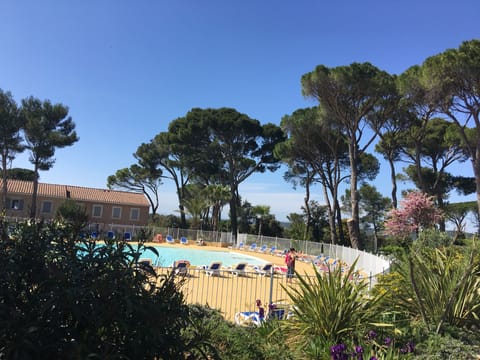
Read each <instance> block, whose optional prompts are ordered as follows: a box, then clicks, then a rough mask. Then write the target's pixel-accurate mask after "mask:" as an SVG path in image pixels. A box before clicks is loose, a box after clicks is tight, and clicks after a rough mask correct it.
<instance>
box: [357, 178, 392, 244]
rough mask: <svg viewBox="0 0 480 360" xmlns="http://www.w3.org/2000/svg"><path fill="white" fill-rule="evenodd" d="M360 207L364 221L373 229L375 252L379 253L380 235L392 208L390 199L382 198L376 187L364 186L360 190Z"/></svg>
mask: <svg viewBox="0 0 480 360" xmlns="http://www.w3.org/2000/svg"><path fill="white" fill-rule="evenodd" d="M360 207H361V209H362V212H363V216H362V221H364V222H365V223H367V224H370V225H371V226H372V229H373V252H374V253H376V252H377V245H378V234H379V232H380V231H381V230H382V226H383V221H384V219H385V216H386V214H387V210H389V209H390V207H391V201H390V199H389V198H388V197H384V196H382V194H381V193H380V192H378V191H377V189H376V188H375V186H371V185H368V184H363V185H362V186H361V188H360Z"/></svg>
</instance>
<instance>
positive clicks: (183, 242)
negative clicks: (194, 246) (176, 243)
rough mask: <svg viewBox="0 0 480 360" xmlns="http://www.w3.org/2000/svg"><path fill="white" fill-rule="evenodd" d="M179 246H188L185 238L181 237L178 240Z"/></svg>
mask: <svg viewBox="0 0 480 360" xmlns="http://www.w3.org/2000/svg"><path fill="white" fill-rule="evenodd" d="M180 244H182V245H187V244H188V240H187V238H186V237H185V236H182V237H181V238H180Z"/></svg>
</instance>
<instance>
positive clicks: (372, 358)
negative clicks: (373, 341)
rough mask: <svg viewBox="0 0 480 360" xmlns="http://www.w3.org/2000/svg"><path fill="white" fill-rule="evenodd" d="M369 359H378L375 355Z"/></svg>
mask: <svg viewBox="0 0 480 360" xmlns="http://www.w3.org/2000/svg"><path fill="white" fill-rule="evenodd" d="M370 360H378V359H377V358H376V357H375V356H372V357H371V358H370Z"/></svg>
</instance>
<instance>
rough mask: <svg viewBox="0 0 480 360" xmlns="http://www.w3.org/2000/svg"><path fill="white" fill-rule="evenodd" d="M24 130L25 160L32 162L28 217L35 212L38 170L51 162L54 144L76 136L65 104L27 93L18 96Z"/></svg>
mask: <svg viewBox="0 0 480 360" xmlns="http://www.w3.org/2000/svg"><path fill="white" fill-rule="evenodd" d="M22 116H23V118H24V122H25V123H24V128H23V130H24V134H25V142H26V148H27V149H28V151H29V152H30V157H29V160H30V162H31V163H32V164H33V171H34V173H35V179H34V182H33V194H32V207H31V209H30V217H31V218H32V219H33V218H35V216H36V211H37V209H36V205H37V190H38V181H39V177H40V175H39V171H41V170H44V171H45V170H49V169H50V168H51V167H52V166H53V164H54V163H55V159H54V155H55V150H56V149H57V148H63V147H66V146H71V145H73V144H74V143H75V142H77V141H78V140H79V139H78V137H77V133H76V132H75V123H74V122H73V120H72V118H71V117H70V116H68V108H67V107H66V106H64V105H63V104H60V103H59V104H52V103H51V102H50V101H49V100H45V101H40V100H39V99H37V98H34V97H29V98H26V99H23V100H22Z"/></svg>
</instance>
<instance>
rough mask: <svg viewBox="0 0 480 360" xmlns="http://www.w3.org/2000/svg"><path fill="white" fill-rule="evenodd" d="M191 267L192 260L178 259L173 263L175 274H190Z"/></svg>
mask: <svg viewBox="0 0 480 360" xmlns="http://www.w3.org/2000/svg"><path fill="white" fill-rule="evenodd" d="M189 267H190V261H188V260H178V261H175V262H174V263H173V272H174V274H175V275H188V268H189Z"/></svg>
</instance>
